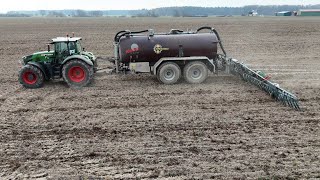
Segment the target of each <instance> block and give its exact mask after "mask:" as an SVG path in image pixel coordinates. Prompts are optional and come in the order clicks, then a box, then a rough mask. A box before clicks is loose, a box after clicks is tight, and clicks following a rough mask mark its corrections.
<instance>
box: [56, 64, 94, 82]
mask: <svg viewBox="0 0 320 180" xmlns="http://www.w3.org/2000/svg"><path fill="white" fill-rule="evenodd" d="M62 76H63V79H64V80H65V81H66V83H67V84H68V85H69V86H70V87H72V88H81V87H84V86H86V85H88V84H89V83H90V82H91V80H92V78H93V67H92V66H90V65H88V64H87V63H85V62H83V61H82V60H78V59H75V60H71V61H69V62H67V63H66V64H65V65H64V66H63V68H62Z"/></svg>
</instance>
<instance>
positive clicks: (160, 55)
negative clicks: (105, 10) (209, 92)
mask: <svg viewBox="0 0 320 180" xmlns="http://www.w3.org/2000/svg"><path fill="white" fill-rule="evenodd" d="M204 30H206V32H203V31H204ZM80 39H81V38H75V37H72V38H69V37H68V36H67V38H56V39H53V42H52V44H54V51H50V48H49V46H48V52H39V53H34V54H33V55H30V56H25V57H24V58H23V60H22V64H23V65H24V66H23V68H22V69H21V70H20V73H19V81H20V83H21V84H22V85H23V86H24V87H26V88H38V87H41V86H42V84H43V81H44V79H46V80H49V79H58V78H61V77H63V79H64V80H65V81H66V82H67V84H68V85H69V86H71V87H73V88H81V87H83V86H86V85H88V84H89V83H90V82H91V80H92V78H93V74H94V72H96V70H97V61H96V57H95V56H94V55H93V54H92V53H90V52H86V51H84V49H81V45H80ZM218 46H220V49H221V51H222V54H218ZM112 62H114V71H115V72H116V73H126V72H129V71H130V72H132V73H151V74H153V75H156V76H157V78H158V80H159V81H161V82H162V83H164V84H175V83H177V82H178V81H179V80H180V79H181V77H183V78H184V79H185V81H187V82H188V83H192V84H198V83H202V82H203V81H205V80H206V79H207V77H208V74H209V73H208V72H209V71H210V72H213V73H217V72H218V71H225V72H226V73H228V74H233V75H236V76H239V77H241V78H242V79H243V80H245V81H247V82H249V83H251V84H253V85H256V86H257V87H259V88H260V89H261V90H263V91H265V92H267V93H268V94H269V95H270V96H271V97H273V98H275V99H276V100H278V101H280V102H281V103H283V104H284V105H287V106H290V107H292V108H294V109H297V110H300V107H299V104H298V99H297V97H296V96H295V95H293V94H291V93H290V92H288V91H286V90H284V89H282V88H280V87H279V85H278V84H276V83H273V82H271V81H270V80H269V76H267V75H265V74H264V73H263V72H261V71H254V70H252V69H250V68H249V67H247V66H246V65H245V64H243V63H242V62H239V61H238V60H236V59H233V58H229V57H228V56H227V54H226V51H225V50H224V47H223V45H222V42H221V39H220V37H219V34H218V32H217V31H216V30H215V29H214V28H212V27H201V28H199V29H198V30H196V31H188V32H184V31H181V30H178V29H172V30H171V31H170V32H168V33H154V31H153V30H144V31H138V32H131V31H129V30H125V31H120V32H118V33H117V34H116V35H115V37H114V59H113V60H112Z"/></svg>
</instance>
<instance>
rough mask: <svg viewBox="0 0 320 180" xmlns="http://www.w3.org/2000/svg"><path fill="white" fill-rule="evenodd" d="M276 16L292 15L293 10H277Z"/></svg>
mask: <svg viewBox="0 0 320 180" xmlns="http://www.w3.org/2000/svg"><path fill="white" fill-rule="evenodd" d="M276 16H292V12H291V11H280V12H276Z"/></svg>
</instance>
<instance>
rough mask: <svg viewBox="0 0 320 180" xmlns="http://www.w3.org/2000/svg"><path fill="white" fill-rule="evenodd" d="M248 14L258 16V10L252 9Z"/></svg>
mask: <svg viewBox="0 0 320 180" xmlns="http://www.w3.org/2000/svg"><path fill="white" fill-rule="evenodd" d="M248 16H258V12H257V11H255V10H252V11H250V12H248Z"/></svg>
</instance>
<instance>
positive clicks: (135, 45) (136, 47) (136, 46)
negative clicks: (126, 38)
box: [131, 44, 139, 51]
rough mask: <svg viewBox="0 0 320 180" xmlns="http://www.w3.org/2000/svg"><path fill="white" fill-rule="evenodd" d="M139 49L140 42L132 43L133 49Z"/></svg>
mask: <svg viewBox="0 0 320 180" xmlns="http://www.w3.org/2000/svg"><path fill="white" fill-rule="evenodd" d="M137 49H139V46H138V44H132V45H131V50H133V51H135V50H137Z"/></svg>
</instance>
